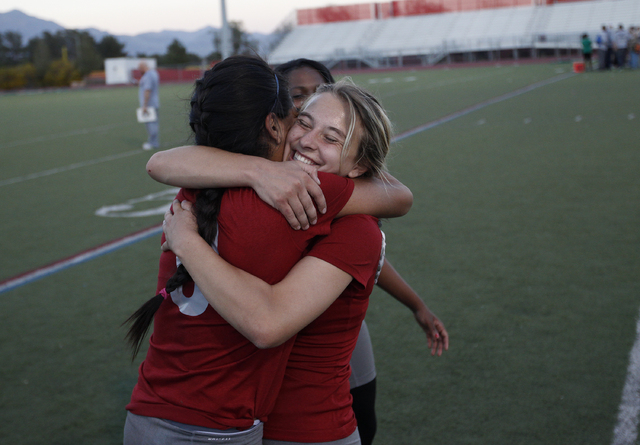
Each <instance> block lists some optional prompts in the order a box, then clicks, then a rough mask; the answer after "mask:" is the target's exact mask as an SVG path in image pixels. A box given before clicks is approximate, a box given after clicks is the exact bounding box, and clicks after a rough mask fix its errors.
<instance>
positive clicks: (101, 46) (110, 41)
mask: <svg viewBox="0 0 640 445" xmlns="http://www.w3.org/2000/svg"><path fill="white" fill-rule="evenodd" d="M96 49H97V50H98V53H99V54H100V56H101V57H102V59H108V58H112V57H125V56H126V55H127V53H125V52H124V43H120V42H119V41H118V39H116V38H115V37H113V36H104V37H103V38H102V40H100V42H99V43H98V45H97V46H96Z"/></svg>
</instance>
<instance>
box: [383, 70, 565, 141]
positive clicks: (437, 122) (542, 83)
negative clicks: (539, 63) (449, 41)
mask: <svg viewBox="0 0 640 445" xmlns="http://www.w3.org/2000/svg"><path fill="white" fill-rule="evenodd" d="M575 75H576V74H575V73H566V74H562V75H560V76H556V77H552V78H551V79H547V80H543V81H540V82H537V83H533V84H531V85H528V86H526V87H524V88H520V89H519V90H515V91H512V92H510V93H507V94H503V95H502V96H498V97H494V98H492V99H489V100H486V101H484V102H480V103H479V104H476V105H472V106H470V107H469V108H465V109H464V110H460V111H456V112H455V113H452V114H449V115H448V116H445V117H441V118H440V119H436V120H434V121H431V122H428V123H426V124H423V125H420V126H419V127H415V128H412V129H411V130H407V131H405V132H403V133H400V134H399V135H397V136H396V137H394V138H393V139H392V141H391V142H399V141H401V140H403V139H407V138H410V137H411V136H415V135H416V134H418V133H422V132H423V131H426V130H430V129H432V128H434V127H437V126H438V125H442V124H445V123H447V122H451V121H452V120H454V119H458V118H459V117H462V116H465V115H467V114H469V113H473V112H474V111H478V110H480V109H482V108H485V107H488V106H489V105H493V104H497V103H499V102H503V101H505V100H508V99H511V98H514V97H517V96H520V95H522V94H525V93H528V92H529V91H533V90H535V89H537V88H540V87H543V86H546V85H550V84H552V83H555V82H559V81H561V80H565V79H568V78H570V77H573V76H575Z"/></svg>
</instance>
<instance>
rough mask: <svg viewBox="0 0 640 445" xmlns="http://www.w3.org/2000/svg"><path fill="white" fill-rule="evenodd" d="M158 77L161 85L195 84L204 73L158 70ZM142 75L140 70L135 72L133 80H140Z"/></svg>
mask: <svg viewBox="0 0 640 445" xmlns="http://www.w3.org/2000/svg"><path fill="white" fill-rule="evenodd" d="M156 71H158V75H159V76H160V83H165V82H193V81H194V80H196V79H199V78H200V77H201V76H202V71H201V70H199V69H191V68H189V69H171V68H158V69H157V70H156ZM141 77H142V73H141V72H140V70H133V78H134V79H136V80H140V78H141Z"/></svg>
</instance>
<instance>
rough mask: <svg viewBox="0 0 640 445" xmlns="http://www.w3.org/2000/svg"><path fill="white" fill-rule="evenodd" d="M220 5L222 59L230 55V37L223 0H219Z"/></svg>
mask: <svg viewBox="0 0 640 445" xmlns="http://www.w3.org/2000/svg"><path fill="white" fill-rule="evenodd" d="M220 4H221V6H222V51H221V53H222V59H223V60H224V59H226V58H227V57H229V56H230V55H231V38H230V35H229V34H230V33H229V22H227V7H226V5H225V0H220Z"/></svg>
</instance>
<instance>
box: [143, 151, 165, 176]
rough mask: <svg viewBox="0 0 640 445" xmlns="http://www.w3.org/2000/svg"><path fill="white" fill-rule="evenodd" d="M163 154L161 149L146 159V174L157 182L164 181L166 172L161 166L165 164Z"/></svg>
mask: <svg viewBox="0 0 640 445" xmlns="http://www.w3.org/2000/svg"><path fill="white" fill-rule="evenodd" d="M164 158H165V154H164V152H162V151H159V152H156V153H154V154H153V156H151V158H149V160H148V161H147V174H148V175H149V176H151V177H152V178H153V179H155V180H156V181H158V182H162V183H166V180H167V178H166V174H165V172H164V169H163V166H164V165H165V164H166V162H165V161H164Z"/></svg>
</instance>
